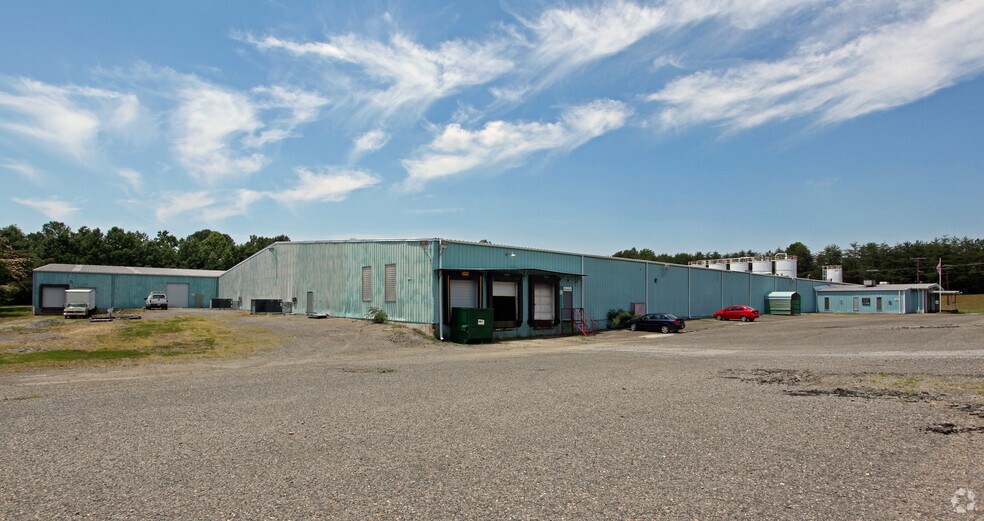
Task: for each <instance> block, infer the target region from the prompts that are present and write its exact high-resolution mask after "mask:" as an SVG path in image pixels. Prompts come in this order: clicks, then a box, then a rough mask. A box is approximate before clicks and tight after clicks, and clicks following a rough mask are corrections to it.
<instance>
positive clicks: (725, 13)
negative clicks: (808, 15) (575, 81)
mask: <svg viewBox="0 0 984 521" xmlns="http://www.w3.org/2000/svg"><path fill="white" fill-rule="evenodd" d="M819 1H820V0H710V1H696V0H671V1H667V2H662V3H660V4H650V3H642V4H640V3H636V2H628V1H625V0H612V1H607V2H600V3H596V4H592V5H587V6H577V7H570V8H560V7H558V8H552V9H547V10H545V11H543V12H542V13H540V14H539V16H538V17H536V18H535V19H533V20H523V21H522V23H523V25H524V26H525V27H526V29H528V30H530V31H531V32H532V33H533V41H532V42H531V44H530V45H531V47H532V50H531V53H532V55H531V57H530V61H531V62H532V64H533V66H532V67H531V68H532V70H533V72H532V75H535V76H541V78H542V79H541V81H540V84H539V85H538V86H539V87H542V86H543V84H546V83H550V82H553V81H556V80H557V79H559V78H560V77H562V76H566V75H568V74H570V73H571V72H572V71H573V70H575V69H577V68H578V67H581V66H583V65H585V64H588V63H591V62H595V61H597V60H599V59H602V58H606V57H608V56H612V55H615V54H618V53H621V52H623V51H625V50H626V49H628V48H629V47H631V46H632V45H634V44H636V43H638V42H640V41H641V40H643V39H645V38H647V37H649V36H651V35H653V34H655V33H657V32H660V31H664V32H669V31H674V30H677V29H679V28H681V27H684V26H687V25H693V24H697V23H700V22H705V21H709V20H717V21H719V22H720V23H723V24H727V25H729V26H731V27H735V28H738V29H741V30H750V29H753V28H756V27H758V26H761V25H764V24H766V23H768V22H770V21H772V20H774V19H776V18H779V17H781V16H785V15H788V14H789V13H791V12H794V11H796V10H799V9H804V8H805V7H807V6H808V5H809V4H811V3H817V2H819ZM493 94H494V95H496V96H497V97H500V98H502V99H509V98H514V97H515V96H516V94H517V92H515V91H514V90H510V89H501V90H500V91H499V93H496V92H493ZM500 94H504V95H500Z"/></svg>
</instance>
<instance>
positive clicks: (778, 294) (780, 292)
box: [769, 291, 799, 298]
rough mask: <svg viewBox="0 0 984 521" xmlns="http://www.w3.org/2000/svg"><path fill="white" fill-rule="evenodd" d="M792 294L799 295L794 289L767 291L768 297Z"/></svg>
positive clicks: (784, 296) (783, 296) (786, 296)
mask: <svg viewBox="0 0 984 521" xmlns="http://www.w3.org/2000/svg"><path fill="white" fill-rule="evenodd" d="M793 295H799V293H797V292H795V291H773V292H771V293H769V298H793Z"/></svg>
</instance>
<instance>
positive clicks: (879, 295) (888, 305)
mask: <svg viewBox="0 0 984 521" xmlns="http://www.w3.org/2000/svg"><path fill="white" fill-rule="evenodd" d="M955 293H957V292H955V291H943V288H942V287H941V286H940V285H939V284H933V283H922V284H874V283H873V282H872V283H869V285H866V286H857V285H849V286H833V285H832V286H827V287H824V288H817V290H816V295H817V311H819V312H821V313H895V314H904V313H937V312H939V311H940V309H941V308H940V296H941V295H944V296H948V295H953V294H955Z"/></svg>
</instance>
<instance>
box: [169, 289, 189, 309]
mask: <svg viewBox="0 0 984 521" xmlns="http://www.w3.org/2000/svg"><path fill="white" fill-rule="evenodd" d="M166 293H167V307H169V308H186V307H188V284H175V283H168V285H167V291H166Z"/></svg>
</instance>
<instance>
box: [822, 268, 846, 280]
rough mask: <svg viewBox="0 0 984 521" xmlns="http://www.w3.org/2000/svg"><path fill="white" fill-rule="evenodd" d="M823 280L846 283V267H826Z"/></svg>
mask: <svg viewBox="0 0 984 521" xmlns="http://www.w3.org/2000/svg"><path fill="white" fill-rule="evenodd" d="M823 280H825V281H827V282H844V267H843V266H841V265H840V264H831V265H829V266H824V267H823Z"/></svg>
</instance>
